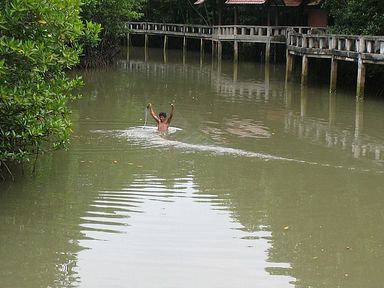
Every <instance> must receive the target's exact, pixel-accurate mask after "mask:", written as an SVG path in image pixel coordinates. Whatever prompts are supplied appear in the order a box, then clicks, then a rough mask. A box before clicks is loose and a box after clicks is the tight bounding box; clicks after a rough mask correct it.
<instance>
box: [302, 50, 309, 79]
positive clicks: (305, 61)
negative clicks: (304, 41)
mask: <svg viewBox="0 0 384 288" xmlns="http://www.w3.org/2000/svg"><path fill="white" fill-rule="evenodd" d="M307 80H308V56H307V55H303V64H302V67H301V84H302V85H305V84H307Z"/></svg>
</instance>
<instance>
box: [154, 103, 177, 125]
mask: <svg viewBox="0 0 384 288" xmlns="http://www.w3.org/2000/svg"><path fill="white" fill-rule="evenodd" d="M147 108H148V109H149V113H151V116H152V117H153V119H155V121H156V123H157V129H158V130H159V131H160V132H166V131H168V127H169V125H170V124H171V120H172V117H173V112H174V110H175V106H174V105H173V104H171V113H169V116H168V118H167V113H165V112H160V113H159V116H157V115H156V113H155V111H153V108H152V104H151V103H149V104H148V105H147Z"/></svg>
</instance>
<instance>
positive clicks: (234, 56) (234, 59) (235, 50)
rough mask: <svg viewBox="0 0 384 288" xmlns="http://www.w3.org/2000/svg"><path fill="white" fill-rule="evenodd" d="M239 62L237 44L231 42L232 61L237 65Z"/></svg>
mask: <svg viewBox="0 0 384 288" xmlns="http://www.w3.org/2000/svg"><path fill="white" fill-rule="evenodd" d="M238 60H239V42H237V41H236V40H235V41H234V42H233V61H234V62H235V63H237V62H238Z"/></svg>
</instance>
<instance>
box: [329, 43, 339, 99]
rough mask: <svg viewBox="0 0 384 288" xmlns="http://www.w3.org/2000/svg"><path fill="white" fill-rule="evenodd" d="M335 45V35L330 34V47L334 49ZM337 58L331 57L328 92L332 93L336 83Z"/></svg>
mask: <svg viewBox="0 0 384 288" xmlns="http://www.w3.org/2000/svg"><path fill="white" fill-rule="evenodd" d="M336 47H337V39H336V37H335V36H332V42H331V49H332V50H334V49H336ZM337 64H338V62H337V60H336V59H335V57H334V56H332V58H331V75H330V81H329V93H331V94H332V93H334V92H335V91H336V86H337V85H336V83H337Z"/></svg>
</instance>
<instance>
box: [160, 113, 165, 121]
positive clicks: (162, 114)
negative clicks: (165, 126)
mask: <svg viewBox="0 0 384 288" xmlns="http://www.w3.org/2000/svg"><path fill="white" fill-rule="evenodd" d="M166 118H167V113H165V112H160V113H159V119H160V121H161V122H163V121H164V120H165V119H166Z"/></svg>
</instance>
